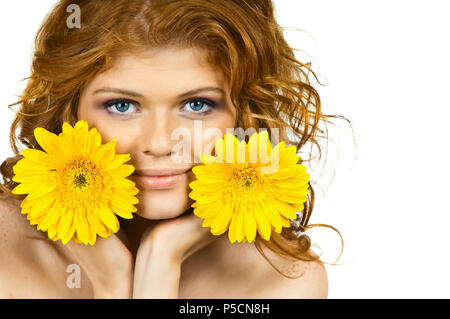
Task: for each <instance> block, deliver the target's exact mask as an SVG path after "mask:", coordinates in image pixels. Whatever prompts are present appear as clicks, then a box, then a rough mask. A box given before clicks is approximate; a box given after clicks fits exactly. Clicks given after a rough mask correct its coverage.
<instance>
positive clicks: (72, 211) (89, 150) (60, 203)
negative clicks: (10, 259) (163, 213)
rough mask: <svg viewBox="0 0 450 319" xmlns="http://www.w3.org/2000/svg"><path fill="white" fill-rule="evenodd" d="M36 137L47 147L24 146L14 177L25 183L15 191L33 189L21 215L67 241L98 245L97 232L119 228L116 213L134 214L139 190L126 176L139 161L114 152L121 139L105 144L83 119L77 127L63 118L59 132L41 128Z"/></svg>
mask: <svg viewBox="0 0 450 319" xmlns="http://www.w3.org/2000/svg"><path fill="white" fill-rule="evenodd" d="M34 136H35V138H36V141H37V142H38V143H39V145H40V146H41V147H42V149H43V150H44V151H45V152H43V151H41V150H37V149H24V150H22V155H23V156H24V158H23V159H21V160H20V161H18V162H17V164H16V165H14V167H13V171H14V174H15V176H14V177H13V178H12V180H13V181H15V182H18V183H21V184H19V185H18V186H16V187H15V188H14V189H13V190H12V192H13V193H14V194H28V195H27V196H26V197H25V199H24V200H23V201H22V203H21V209H22V214H27V219H28V220H29V221H30V223H31V224H32V225H37V229H38V230H42V231H47V232H48V236H49V238H51V239H52V240H54V241H56V240H58V239H61V241H62V243H63V244H66V243H67V242H68V241H69V240H70V239H71V238H73V239H74V241H75V242H77V243H81V242H82V243H84V244H90V245H94V243H95V241H96V238H97V234H98V235H99V236H101V237H108V236H110V235H111V233H116V232H117V231H118V230H119V226H120V225H119V221H118V219H117V217H116V216H115V215H114V213H115V214H117V215H119V216H121V217H123V218H127V219H130V218H133V216H132V214H131V213H132V212H136V211H137V209H136V208H135V207H134V206H133V204H137V203H138V202H139V201H138V199H137V198H136V197H135V196H134V195H136V194H137V193H138V192H139V190H138V189H137V188H136V187H134V186H135V183H134V182H133V181H131V180H129V179H127V178H126V176H128V175H130V174H132V173H133V171H134V166H133V165H129V164H123V163H125V162H127V161H128V160H129V159H130V158H131V157H130V154H115V146H116V138H114V139H113V140H112V141H110V142H108V143H106V144H104V145H101V135H100V133H99V132H98V131H97V129H95V128H92V129H91V130H89V131H88V124H87V122H86V121H83V120H81V121H78V122H77V123H76V124H75V126H74V127H72V126H71V125H70V124H69V123H67V122H64V124H63V126H62V132H61V133H59V135H56V134H54V133H51V132H49V131H47V130H46V129H44V128H42V127H38V128H36V129H35V130H34Z"/></svg>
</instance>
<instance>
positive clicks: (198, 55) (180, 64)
mask: <svg viewBox="0 0 450 319" xmlns="http://www.w3.org/2000/svg"><path fill="white" fill-rule="evenodd" d="M206 58H207V52H206V51H205V50H201V49H198V48H183V49H175V48H165V49H152V50H149V51H147V52H145V53H140V54H133V55H131V54H129V55H123V56H120V57H118V58H117V59H116V60H115V62H114V65H113V67H112V68H111V69H109V70H107V71H106V72H104V73H102V74H100V75H98V76H97V77H96V78H95V79H93V81H92V82H91V83H90V84H89V88H90V89H95V88H98V87H99V86H114V87H124V86H126V87H127V88H131V87H132V88H133V89H134V90H140V91H147V92H151V91H152V88H154V89H156V90H157V91H160V90H162V89H164V91H166V92H167V93H169V94H170V92H173V93H174V94H178V93H179V92H180V91H186V90H189V89H192V88H196V87H200V86H217V87H224V88H225V82H224V78H223V74H222V72H220V70H218V69H217V68H216V67H215V66H212V65H210V64H209V63H208V62H207V59H206ZM153 93H156V92H153Z"/></svg>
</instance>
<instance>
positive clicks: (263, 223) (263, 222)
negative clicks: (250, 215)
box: [255, 205, 271, 240]
mask: <svg viewBox="0 0 450 319" xmlns="http://www.w3.org/2000/svg"><path fill="white" fill-rule="evenodd" d="M259 206H260V207H259V209H255V218H256V223H257V229H258V233H259V235H260V236H261V237H262V238H264V239H265V240H269V239H270V231H271V227H270V223H269V221H268V220H267V218H266V216H265V215H264V213H263V212H262V206H261V205H259Z"/></svg>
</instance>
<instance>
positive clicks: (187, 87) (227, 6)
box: [0, 0, 332, 298]
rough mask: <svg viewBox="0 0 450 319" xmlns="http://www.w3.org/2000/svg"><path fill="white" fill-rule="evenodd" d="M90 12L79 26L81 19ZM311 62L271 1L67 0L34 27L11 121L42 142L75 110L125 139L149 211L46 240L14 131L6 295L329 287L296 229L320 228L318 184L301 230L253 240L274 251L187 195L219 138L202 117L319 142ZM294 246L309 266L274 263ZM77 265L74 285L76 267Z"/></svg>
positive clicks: (323, 293)
mask: <svg viewBox="0 0 450 319" xmlns="http://www.w3.org/2000/svg"><path fill="white" fill-rule="evenodd" d="M74 4H77V5H76V6H74ZM69 6H70V8H71V9H70V10H68V8H69ZM78 9H79V18H80V21H81V23H80V26H79V27H73V26H74V24H73V23H72V24H71V23H69V21H70V19H72V18H73V14H76V13H77V10H78ZM71 10H72V11H71ZM75 25H76V24H75ZM303 68H307V69H309V67H308V66H306V65H304V64H301V63H300V62H299V61H297V60H296V59H295V58H294V54H293V51H292V49H291V48H290V47H289V46H288V45H287V43H286V41H285V39H284V37H283V33H282V30H281V28H280V27H279V26H278V25H277V23H276V22H275V20H274V12H273V6H272V3H271V1H270V0H257V1H255V0H252V1H250V0H232V1H230V0H227V1H216V0H214V1H211V0H190V1H174V0H165V1H161V0H153V1H144V0H131V1H130V0H126V1H125V0H108V1H101V2H100V1H95V0H85V1H73V0H68V1H66V0H62V1H60V2H59V3H58V4H57V5H56V6H55V7H54V8H53V10H52V11H51V12H50V14H49V15H48V16H47V17H46V19H45V21H44V23H43V25H42V27H41V28H40V30H39V31H38V34H37V36H36V41H35V52H34V59H33V64H32V71H31V76H30V77H29V78H28V83H27V87H26V89H25V91H24V93H23V95H22V96H21V99H20V101H18V102H17V103H15V104H20V105H21V109H20V111H19V112H18V114H17V117H16V119H15V121H14V123H13V125H12V128H11V132H12V134H15V133H14V132H15V128H16V127H20V129H21V130H20V132H19V133H18V136H17V139H18V140H19V141H21V142H22V143H23V144H25V145H26V146H27V147H29V148H38V149H39V148H40V147H39V145H38V144H37V142H36V140H35V139H34V136H33V130H34V128H36V127H44V128H46V129H47V130H49V131H51V132H54V133H56V134H57V133H59V132H61V126H62V123H63V122H64V121H67V122H69V123H71V124H72V125H73V124H75V123H76V122H77V121H78V120H85V121H86V122H87V123H88V124H89V128H91V127H95V128H97V130H98V131H99V132H100V133H101V135H102V138H103V139H104V140H103V141H102V143H105V142H107V141H110V140H112V139H113V137H117V148H116V152H117V153H127V154H131V158H132V159H131V161H130V162H129V163H130V164H132V165H134V166H135V168H136V171H135V174H134V175H131V176H130V179H132V180H133V181H134V182H136V185H137V187H138V188H139V190H140V192H139V194H138V195H137V197H138V199H139V204H137V205H136V207H137V209H138V210H137V212H136V213H135V214H134V218H133V219H131V220H126V219H120V230H119V232H118V233H116V234H112V235H111V236H110V237H108V238H99V239H98V240H97V242H96V244H95V245H94V246H85V245H80V244H77V243H74V242H73V241H70V242H69V243H67V244H66V245H63V244H62V243H61V241H57V242H53V241H49V240H47V239H48V236H47V235H46V234H45V233H44V232H42V231H38V230H36V227H34V226H31V225H30V223H29V222H28V221H27V219H26V216H25V215H21V214H20V202H21V200H23V197H20V196H17V195H13V194H12V193H11V190H12V189H13V188H14V186H15V185H16V183H15V182H13V181H12V180H11V178H12V176H13V172H12V167H13V166H14V164H15V163H16V162H17V161H18V160H19V159H20V158H22V156H21V155H20V150H19V149H18V148H17V145H16V144H15V141H14V143H13V144H12V145H13V150H14V152H15V154H16V156H15V157H14V158H10V159H7V160H6V161H4V162H3V164H2V166H1V173H2V175H3V177H4V185H3V186H2V190H3V192H4V193H3V194H2V196H1V200H0V216H1V217H0V218H1V220H0V234H1V236H0V237H1V240H0V246H1V247H0V255H1V256H0V260H1V262H0V267H1V268H0V283H1V284H0V294H1V296H2V297H4V298H30V297H31V298H326V297H327V293H328V282H327V275H326V271H325V268H324V266H323V264H322V262H321V261H320V260H319V259H318V256H316V255H315V254H314V253H313V252H312V251H311V249H309V248H310V246H309V240H308V237H307V236H301V237H300V238H298V237H297V236H296V235H295V231H296V230H297V231H298V230H299V229H301V230H304V229H307V228H308V227H310V226H311V225H308V219H309V216H310V214H311V210H312V205H313V194H314V193H313V191H312V188H311V193H310V195H309V197H308V199H309V203H308V204H309V205H307V203H305V209H304V213H303V214H300V215H299V219H298V221H297V228H296V227H294V226H293V227H291V228H284V229H283V232H282V233H281V234H274V235H273V236H272V237H271V240H270V241H269V242H265V241H263V240H261V239H260V238H258V241H256V242H255V244H256V243H257V242H260V241H261V242H263V243H264V246H266V247H269V248H271V249H269V250H267V252H266V253H264V252H263V249H262V246H261V245H259V246H258V245H257V248H258V249H255V247H253V245H251V244H249V243H241V244H230V243H229V241H228V238H227V236H212V235H211V234H210V232H209V229H208V228H202V227H201V222H202V220H201V219H200V218H198V217H196V216H194V215H193V214H192V210H191V208H190V206H191V204H192V201H191V199H190V198H189V197H188V192H189V187H188V183H189V182H190V181H192V180H193V179H194V175H193V173H192V171H191V169H192V167H193V166H194V165H196V163H198V161H197V162H195V159H196V158H197V159H198V157H199V156H200V153H201V152H202V151H203V150H204V149H205V146H206V145H207V144H208V143H211V141H212V140H213V137H208V138H205V137H204V135H203V134H196V131H195V125H198V123H201V125H202V129H203V130H206V129H208V128H217V129H219V130H220V132H222V134H224V133H225V131H226V129H227V128H232V129H233V128H243V129H244V130H245V129H247V128H256V129H259V128H267V129H273V128H280V136H281V138H282V139H284V140H286V141H287V142H291V144H294V145H296V146H297V147H298V149H300V148H301V147H302V146H303V145H305V143H307V142H312V143H315V144H317V141H316V139H315V137H316V136H317V133H318V132H322V131H321V130H319V128H318V124H319V122H320V121H326V120H327V116H326V115H324V114H322V113H321V109H320V100H319V96H318V94H317V92H316V91H315V90H314V89H313V87H312V86H310V84H309V79H308V77H307V76H306V73H305V72H304V70H303ZM313 74H314V73H313ZM329 117H332V116H329ZM196 123H197V124H196ZM177 129H183V130H187V131H188V132H189V133H190V134H189V136H190V137H191V138H192V140H191V141H190V143H188V145H191V146H192V147H191V148H190V149H189V150H190V154H189V155H191V161H189V162H183V163H179V162H175V161H174V160H173V158H174V157H173V155H174V153H177V152H181V149H178V150H175V149H176V148H175V144H176V143H177V141H176V140H175V139H173V137H172V134H173V132H174V131H175V130H177ZM289 131H290V132H291V135H290V136H289V135H288V132H289ZM292 134H293V135H292ZM194 145H201V146H202V147H201V149H195V148H194ZM317 145H318V144H317ZM175 155H180V154H175ZM142 175H150V176H153V177H150V178H142ZM158 175H172V177H170V178H172V179H173V180H176V182H170V181H168V180H170V178H166V181H165V182H164V181H163V179H164V178H161V177H155V176H158ZM143 180H147V182H145V181H143ZM293 225H295V221H294V223H293ZM39 239H40V240H39ZM267 254H272V257H271V258H268V257H267ZM289 256H291V257H295V258H296V259H294V260H297V261H296V262H292V258H291V260H290V261H291V262H290V263H289V267H290V268H289V269H288V271H287V273H293V272H294V273H295V271H296V270H297V271H298V270H299V269H298V267H300V268H301V270H302V276H300V277H298V276H297V277H292V276H287V275H286V272H285V273H280V272H279V271H278V272H277V271H275V270H274V268H273V264H272V261H274V260H277V259H278V260H279V261H281V262H282V263H283V262H285V261H286V260H287V259H286V258H287V257H289ZM281 257H283V258H281ZM285 257H286V258H285ZM266 259H267V260H266ZM267 261H269V262H267ZM78 266H79V269H80V273H79V274H80V282H79V284H77V285H75V287H74V286H73V285H70V283H69V277H70V276H72V273H71V272H72V270H71V269H75V270H76V269H77V268H76V267H78ZM275 268H276V267H275ZM276 270H278V268H276ZM262 279H263V280H262Z"/></svg>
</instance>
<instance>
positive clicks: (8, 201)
mask: <svg viewBox="0 0 450 319" xmlns="http://www.w3.org/2000/svg"><path fill="white" fill-rule="evenodd" d="M20 203H21V202H20V201H18V200H15V199H13V198H11V197H9V196H8V195H6V194H4V193H0V298H12V297H14V293H13V291H15V288H14V287H16V286H18V285H17V284H18V283H19V282H26V281H27V278H29V277H28V276H30V275H35V273H34V272H33V271H30V270H29V269H28V268H29V265H33V262H34V263H35V264H36V263H39V259H38V258H37V256H36V254H35V252H34V250H33V246H32V245H30V239H29V238H30V237H35V238H36V237H41V236H42V235H41V234H39V232H38V231H37V230H36V229H35V228H33V226H32V225H30V223H29V222H28V220H27V218H26V215H22V214H21V209H20ZM24 286H26V285H24Z"/></svg>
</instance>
